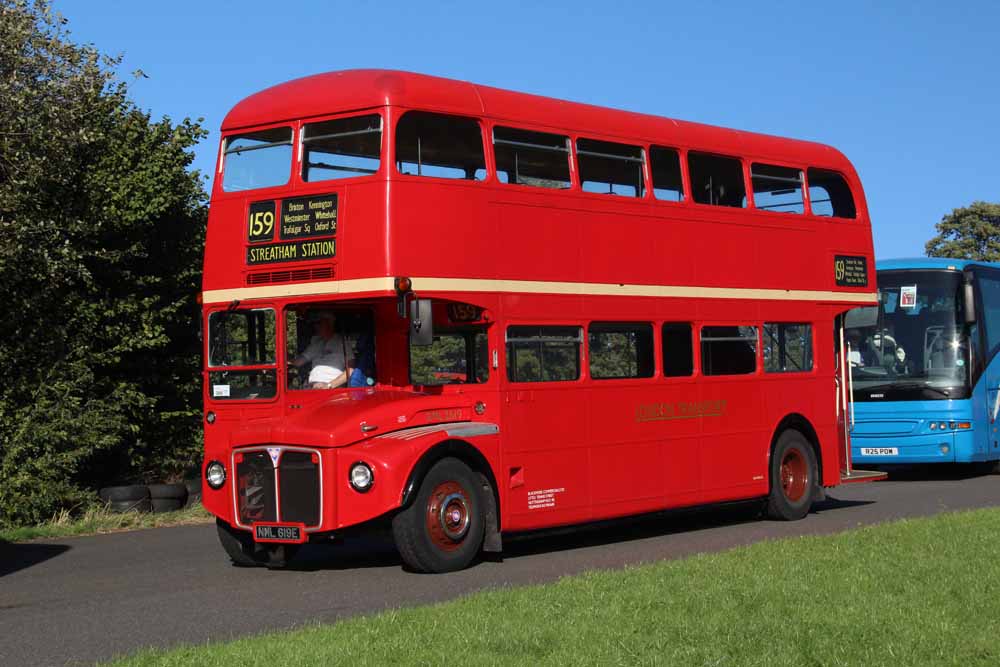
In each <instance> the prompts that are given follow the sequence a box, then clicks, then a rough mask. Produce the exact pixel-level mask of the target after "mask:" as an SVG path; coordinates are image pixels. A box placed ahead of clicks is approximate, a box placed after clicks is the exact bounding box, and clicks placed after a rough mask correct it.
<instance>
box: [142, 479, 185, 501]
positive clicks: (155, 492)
mask: <svg viewBox="0 0 1000 667" xmlns="http://www.w3.org/2000/svg"><path fill="white" fill-rule="evenodd" d="M187 496H188V489H187V487H186V486H184V485H183V484H150V485H149V497H150V498H152V499H153V500H157V499H168V498H169V499H171V500H179V501H181V503H183V502H184V501H186V500H187Z"/></svg>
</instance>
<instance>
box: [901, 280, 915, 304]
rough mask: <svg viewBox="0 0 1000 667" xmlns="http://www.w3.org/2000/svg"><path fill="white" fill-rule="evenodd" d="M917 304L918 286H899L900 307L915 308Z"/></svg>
mask: <svg viewBox="0 0 1000 667" xmlns="http://www.w3.org/2000/svg"><path fill="white" fill-rule="evenodd" d="M916 305H917V286H916V285H908V286H904V287H900V288H899V307H900V308H915V307H916Z"/></svg>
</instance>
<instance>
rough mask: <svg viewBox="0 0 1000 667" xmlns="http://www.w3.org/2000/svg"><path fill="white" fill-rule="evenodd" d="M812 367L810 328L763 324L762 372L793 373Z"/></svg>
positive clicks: (805, 326) (801, 325)
mask: <svg viewBox="0 0 1000 667" xmlns="http://www.w3.org/2000/svg"><path fill="white" fill-rule="evenodd" d="M812 367H813V353H812V326H811V325H809V324H775V323H773V322H771V323H765V324H764V371H765V372H767V373H795V372H803V371H811V370H812Z"/></svg>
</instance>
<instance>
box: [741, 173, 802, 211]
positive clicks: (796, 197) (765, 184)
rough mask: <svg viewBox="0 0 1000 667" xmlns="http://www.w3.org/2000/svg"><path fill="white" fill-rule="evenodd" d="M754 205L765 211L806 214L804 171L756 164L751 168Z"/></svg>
mask: <svg viewBox="0 0 1000 667" xmlns="http://www.w3.org/2000/svg"><path fill="white" fill-rule="evenodd" d="M750 182H751V183H752V184H753V205H754V206H755V207H757V208H759V209H761V210H764V211H776V212H778V213H804V212H805V204H804V203H803V201H802V171H800V170H799V169H794V168H790V167H776V166H774V165H770V164H757V163H754V164H752V165H751V166H750Z"/></svg>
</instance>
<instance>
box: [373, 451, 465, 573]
mask: <svg viewBox="0 0 1000 667" xmlns="http://www.w3.org/2000/svg"><path fill="white" fill-rule="evenodd" d="M480 484H481V483H480V481H479V476H478V475H476V474H475V473H473V472H472V470H470V469H469V467H468V466H467V465H465V464H464V463H462V462H461V461H459V460H458V459H454V458H446V459H441V460H440V461H438V462H437V463H435V464H434V466H433V467H431V469H430V470H429V471H428V472H427V475H426V476H425V477H424V479H423V481H421V482H420V489H419V490H418V492H417V496H416V498H414V499H413V502H412V503H410V505H409V507H407V508H405V509H403V510H402V511H400V512H399V513H398V514H396V516H394V517H393V519H392V536H393V539H394V541H395V542H396V549H397V550H398V551H399V555H400V557H401V558H402V559H403V562H404V563H406V565H407V566H409V567H410V568H411V569H413V570H415V571H417V572H453V571H455V570H461V569H462V568H464V567H466V566H468V565H469V563H471V562H472V560H473V559H474V558H475V557H476V556H477V555H478V554H479V551H480V549H481V548H482V545H483V535H484V527H485V523H484V520H483V508H484V504H483V500H482V489H481V486H480Z"/></svg>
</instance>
